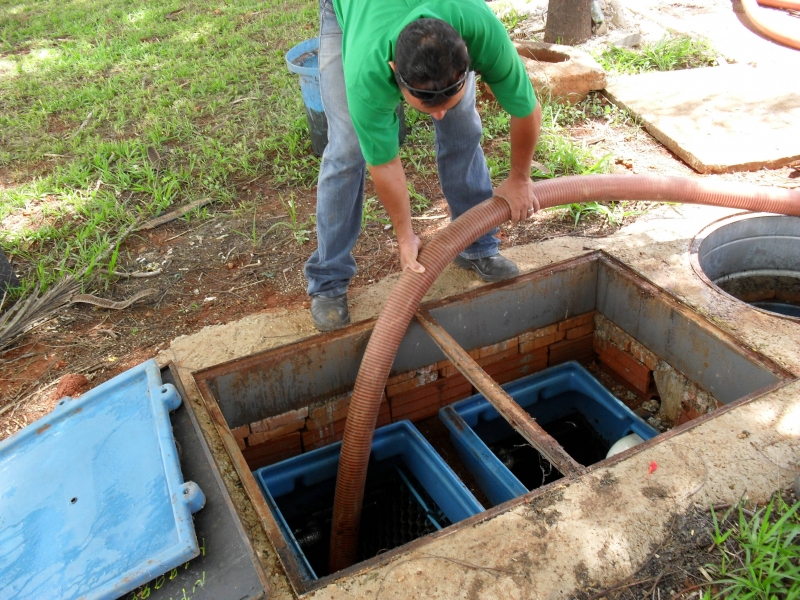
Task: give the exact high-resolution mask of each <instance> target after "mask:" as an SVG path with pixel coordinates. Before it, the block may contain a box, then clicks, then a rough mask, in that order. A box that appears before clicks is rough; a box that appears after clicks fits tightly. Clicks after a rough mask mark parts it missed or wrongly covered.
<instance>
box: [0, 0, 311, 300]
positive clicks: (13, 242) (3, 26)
mask: <svg viewBox="0 0 800 600" xmlns="http://www.w3.org/2000/svg"><path fill="white" fill-rule="evenodd" d="M316 30H317V6H316V3H315V2H313V1H312V0H308V1H306V0H301V1H299V2H298V1H294V0H293V1H288V0H264V1H255V0H236V1H235V2H233V3H229V4H220V3H218V2H209V1H208V0H200V1H199V2H195V3H191V4H190V5H186V4H180V3H167V4H164V5H161V4H157V3H156V4H153V3H151V2H144V1H142V0H104V1H100V2H93V3H63V2H57V1H55V0H43V1H38V2H32V1H28V2H19V3H16V4H11V3H6V4H5V5H4V6H3V8H2V9H0V170H2V172H3V173H4V174H5V175H6V177H5V179H12V181H14V183H12V185H11V186H10V187H8V188H6V189H1V188H0V219H3V220H4V223H6V224H11V225H7V226H6V227H4V228H3V229H4V231H3V233H0V244H2V247H3V249H4V250H5V251H6V252H7V253H8V254H10V255H12V256H14V258H15V259H16V261H17V262H20V261H22V262H24V263H26V264H27V265H29V268H28V271H27V272H23V273H21V275H22V276H23V280H24V282H25V287H26V290H30V289H32V288H33V287H35V286H46V285H47V284H48V283H50V282H52V281H54V280H56V279H58V278H59V277H61V276H63V275H64V274H65V273H67V272H69V273H73V274H76V275H82V276H83V277H84V280H89V279H90V278H91V277H92V276H93V274H94V272H95V271H96V269H97V268H98V266H100V265H98V264H96V261H98V260H100V259H102V258H103V257H104V256H107V255H108V250H109V248H112V247H114V246H115V245H116V244H117V242H118V241H119V238H120V235H121V234H122V232H124V231H125V230H126V229H128V228H130V227H131V226H132V225H133V224H134V223H136V222H138V221H143V220H146V219H147V218H150V217H152V216H155V215H156V214H158V213H160V212H162V211H164V210H165V209H167V208H168V207H171V206H175V205H182V204H185V203H187V202H191V201H192V200H195V199H198V198H201V197H205V196H212V197H214V199H215V200H216V201H217V204H225V203H229V202H231V200H233V198H234V197H235V193H234V186H235V184H236V183H237V182H239V181H244V180H248V179H250V178H253V177H256V176H257V175H260V174H262V173H264V172H266V173H267V174H268V176H269V178H270V179H271V180H272V181H273V182H274V183H276V184H277V185H283V186H309V185H312V184H313V183H314V181H315V179H316V169H317V165H318V160H317V159H316V158H315V157H314V156H313V155H312V154H311V153H310V152H309V151H308V147H309V142H308V135H307V126H306V123H305V118H304V116H303V114H304V112H303V106H302V100H301V98H300V94H299V86H298V82H297V80H296V78H295V77H294V76H292V75H290V74H289V73H288V71H287V69H286V66H285V62H284V54H285V52H286V51H287V50H288V49H289V48H290V47H291V46H292V45H294V44H295V43H298V42H299V41H302V40H303V39H306V38H308V37H312V36H314V35H316ZM148 149H150V152H149V155H150V156H148ZM153 151H155V153H153ZM152 157H159V159H160V160H157V161H155V162H154V161H153V160H152ZM32 214H33V215H34V216H35V217H34V218H31V217H30V215H32ZM198 214H201V213H198Z"/></svg>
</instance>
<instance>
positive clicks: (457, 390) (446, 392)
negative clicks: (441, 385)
mask: <svg viewBox="0 0 800 600" xmlns="http://www.w3.org/2000/svg"><path fill="white" fill-rule="evenodd" d="M450 379H458V380H460V381H459V382H458V383H456V382H455V381H454V382H453V383H452V385H450V386H448V387H447V388H446V389H443V390H442V394H441V396H440V398H439V404H441V405H442V406H446V405H447V404H452V403H453V402H458V401H459V400H463V399H464V398H469V397H470V396H472V394H474V393H475V391H474V390H473V389H472V384H471V383H470V382H469V381H467V379H466V378H465V377H463V376H461V375H457V376H454V377H451V378H450Z"/></svg>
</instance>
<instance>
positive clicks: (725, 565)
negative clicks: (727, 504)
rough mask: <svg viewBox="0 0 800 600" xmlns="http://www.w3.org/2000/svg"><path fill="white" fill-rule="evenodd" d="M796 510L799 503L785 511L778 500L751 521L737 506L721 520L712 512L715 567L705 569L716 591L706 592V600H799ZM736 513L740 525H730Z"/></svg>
mask: <svg viewBox="0 0 800 600" xmlns="http://www.w3.org/2000/svg"><path fill="white" fill-rule="evenodd" d="M799 508H800V502H798V503H797V504H794V505H793V506H789V505H788V504H786V502H785V501H784V500H783V499H782V498H781V497H780V496H777V495H776V496H775V497H773V498H772V500H771V501H770V502H769V504H767V505H766V506H765V507H763V508H761V509H759V510H758V511H756V512H755V513H750V515H748V514H747V513H746V512H745V509H744V508H743V507H742V506H741V504H740V505H739V506H738V507H734V508H732V509H731V510H730V511H728V514H726V515H724V517H723V518H722V519H718V518H717V516H716V514H715V512H714V511H712V512H711V514H712V515H713V518H714V533H713V539H714V544H715V546H716V547H717V549H718V550H719V561H718V562H717V563H714V564H709V565H706V569H707V570H708V572H709V573H711V574H712V575H715V576H716V577H714V579H715V582H714V586H715V588H716V589H717V590H718V591H717V592H715V593H713V594H712V592H711V591H706V592H705V598H709V599H710V598H739V599H741V600H748V599H751V598H752V599H763V600H773V599H778V598H781V599H783V598H787V599H790V598H800V543H798V539H797V538H798V535H799V534H800V517H798V509H799ZM734 510H736V511H738V519H736V520H734V521H733V522H728V520H727V518H728V516H729V515H730V513H731V511H734ZM751 515H752V516H751Z"/></svg>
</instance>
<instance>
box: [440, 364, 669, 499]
mask: <svg viewBox="0 0 800 600" xmlns="http://www.w3.org/2000/svg"><path fill="white" fill-rule="evenodd" d="M503 389H504V390H505V391H506V393H508V394H509V395H510V396H511V397H512V398H513V399H514V400H515V401H516V402H517V404H519V405H520V406H521V407H522V408H524V409H525V410H526V411H527V412H528V414H530V415H531V416H532V417H533V418H535V419H536V421H537V423H538V424H539V425H540V426H541V427H542V428H544V430H545V431H547V433H548V434H550V435H551V436H552V437H553V438H555V439H556V441H558V443H559V444H561V446H562V447H563V448H564V449H565V450H566V451H567V453H568V454H569V455H570V456H571V457H572V458H573V459H575V461H576V462H578V463H580V464H582V465H584V466H589V465H591V464H594V463H596V462H599V461H601V460H603V459H604V458H605V457H606V453H607V452H608V451H609V449H610V448H611V446H612V445H613V444H614V443H615V442H616V441H618V440H620V439H621V438H623V437H625V436H627V435H629V434H632V433H635V434H638V435H639V436H640V437H641V438H642V439H643V440H649V439H650V438H652V437H654V436H655V435H657V434H658V432H657V431H656V430H655V429H653V428H652V427H650V425H648V424H647V423H645V422H644V421H643V420H642V419H640V418H639V417H637V416H636V415H635V414H634V413H633V411H631V410H630V409H629V408H628V407H627V406H625V405H624V404H623V403H622V402H620V401H619V400H618V399H617V398H615V397H614V396H613V395H611V393H610V392H609V391H608V390H606V389H605V388H604V387H603V386H602V385H601V384H600V382H598V381H597V380H596V379H595V378H594V377H593V376H592V375H591V374H590V373H589V372H588V371H587V370H586V369H584V368H583V367H582V366H581V365H580V364H578V363H576V362H568V363H564V364H562V365H558V366H556V367H551V368H550V369H547V370H546V371H542V372H540V373H536V374H534V375H529V376H527V377H523V378H522V379H518V380H516V381H514V382H512V383H509V384H506V385H504V386H503ZM439 417H440V418H441V420H442V421H443V422H444V424H445V425H446V426H447V428H448V430H449V431H450V440H451V441H452V443H453V445H454V446H455V448H456V450H457V451H458V454H459V456H460V457H461V460H462V461H463V462H464V464H465V465H466V466H467V468H468V469H469V470H470V472H471V473H472V474H473V476H474V477H475V480H476V481H477V483H478V486H479V487H480V488H481V489H482V490H483V492H484V493H485V494H486V496H487V497H488V498H489V500H490V501H491V502H492V503H493V504H494V505H497V504H500V503H501V502H505V501H507V500H510V499H512V498H516V497H517V496H520V495H522V494H524V493H526V492H527V491H528V490H531V489H535V488H538V487H541V486H542V485H546V484H548V483H550V482H552V481H555V480H556V479H559V478H560V477H561V476H562V475H561V473H559V472H558V471H556V470H555V469H554V468H553V467H552V466H551V465H550V463H549V462H548V461H547V460H546V459H545V458H543V457H542V456H541V455H540V454H539V453H538V452H537V451H536V450H535V449H534V448H532V447H531V446H530V445H529V444H528V443H527V442H526V441H525V440H524V439H523V438H522V436H520V435H519V434H518V433H517V432H515V431H514V430H513V429H512V427H511V426H510V425H509V424H508V423H507V422H506V420H505V419H503V417H502V416H500V413H498V412H497V410H496V409H495V408H494V407H493V406H492V405H491V404H490V403H489V402H488V401H487V400H486V399H485V398H484V397H483V396H482V395H481V394H477V395H475V396H472V397H470V398H467V399H465V400H462V401H460V402H456V403H455V404H453V405H451V406H446V407H444V408H442V409H441V410H440V411H439Z"/></svg>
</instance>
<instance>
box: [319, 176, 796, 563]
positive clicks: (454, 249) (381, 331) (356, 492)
mask: <svg viewBox="0 0 800 600" xmlns="http://www.w3.org/2000/svg"><path fill="white" fill-rule="evenodd" d="M534 190H535V194H536V197H537V198H538V200H539V204H540V206H541V208H549V207H552V206H558V205H562V204H572V203H578V202H592V201H603V200H613V201H616V200H656V201H661V202H682V203H687V204H706V205H711V206H723V207H727V208H737V209H744V210H751V211H757V212H770V213H779V214H787V215H796V216H800V191H790V190H778V189H770V188H763V187H756V186H743V185H735V186H734V185H727V184H720V183H714V182H710V181H708V180H700V179H687V178H681V177H657V176H639V175H633V176H631V175H592V176H573V177H562V178H560V179H552V180H548V181H543V182H539V183H536V184H535V186H534ZM510 218H511V211H510V209H509V207H508V204H506V202H505V201H504V200H502V199H501V198H498V197H494V198H491V199H489V200H486V201H485V202H482V203H481V204H479V205H478V206H475V207H474V208H472V209H471V210H469V211H468V212H466V213H464V214H463V215H461V216H460V217H459V218H458V219H457V220H455V221H453V222H452V223H450V225H448V226H447V227H446V228H445V229H443V230H442V231H440V232H439V233H438V234H437V235H436V236H435V237H434V238H433V239H432V240H431V241H430V242H429V243H428V244H427V245H426V246H425V247H424V248H423V249H422V251H421V252H420V254H419V259H418V260H419V262H420V263H422V265H423V266H424V267H425V272H424V273H421V274H420V273H412V272H410V271H406V272H404V273H403V274H402V276H401V277H400V280H399V281H398V282H397V285H396V287H395V288H394V291H393V292H392V294H391V296H390V297H389V300H388V301H387V303H386V306H385V307H384V309H383V310H382V311H381V314H380V317H378V321H377V322H376V324H375V328H374V330H373V332H372V336H371V337H370V340H369V343H368V345H367V349H366V353H365V354H364V359H363V361H362V363H361V367H360V369H359V371H358V378H357V379H356V384H355V389H354V391H353V396H352V399H351V401H350V410H349V411H348V415H347V422H346V424H345V430H344V439H343V442H342V453H341V458H340V461H339V474H338V478H337V480H336V496H335V500H334V505H333V529H332V531H331V549H330V562H329V566H330V572H331V573H334V572H336V571H339V570H341V569H344V568H346V567H348V566H350V565H351V564H353V563H354V562H355V558H356V549H357V544H358V527H359V522H360V520H361V503H362V500H363V496H364V483H365V481H366V477H367V464H368V462H369V455H370V448H371V446H372V435H373V432H374V429H375V422H376V420H377V417H378V409H379V404H380V399H381V395H382V394H383V389H384V387H385V386H386V379H387V377H388V376H389V371H390V369H391V367H392V363H393V361H394V357H395V354H397V348H398V347H399V345H400V342H401V340H402V339H403V336H404V335H405V332H406V329H407V328H408V324H409V323H410V322H411V319H412V318H413V316H414V313H415V312H416V310H417V307H418V305H419V303H420V301H421V300H422V297H423V296H424V295H425V292H427V291H428V288H430V286H431V285H432V284H433V282H434V281H435V280H436V278H437V277H438V276H439V273H441V272H442V271H443V270H444V268H445V267H446V266H447V265H449V264H450V263H451V262H452V261H453V259H454V258H455V257H456V255H457V254H458V253H459V252H461V251H463V250H464V249H465V248H466V247H467V246H469V245H470V244H471V243H472V242H473V241H474V240H476V239H477V238H478V237H480V236H481V235H483V234H484V233H486V232H487V231H490V230H491V229H493V228H494V227H497V226H498V225H500V224H501V223H504V222H505V221H507V220H509V219H510Z"/></svg>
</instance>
